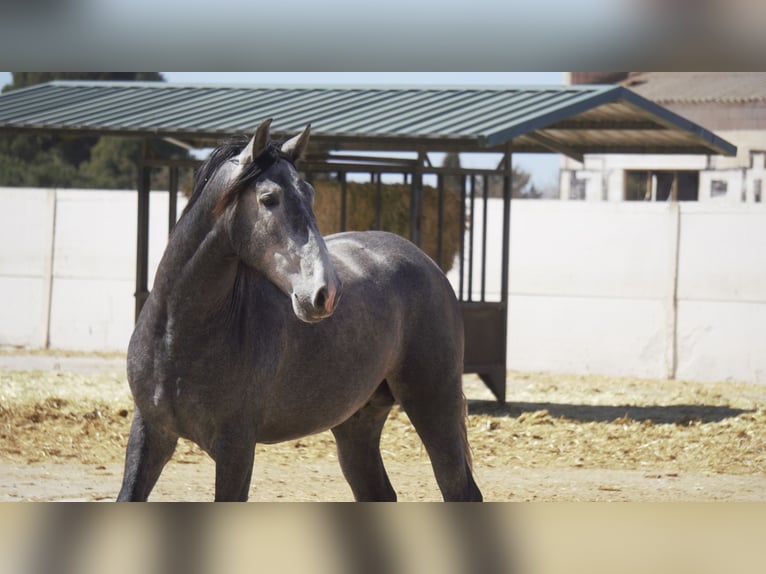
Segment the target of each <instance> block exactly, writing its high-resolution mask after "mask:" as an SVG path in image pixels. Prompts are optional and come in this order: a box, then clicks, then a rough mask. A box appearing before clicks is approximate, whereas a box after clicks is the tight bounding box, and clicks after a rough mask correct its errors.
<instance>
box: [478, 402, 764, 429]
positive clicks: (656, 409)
mask: <svg viewBox="0 0 766 574" xmlns="http://www.w3.org/2000/svg"><path fill="white" fill-rule="evenodd" d="M537 411H548V413H549V414H550V416H551V417H553V418H554V419H557V418H563V419H567V420H571V421H577V422H597V423H609V422H613V421H615V420H632V421H637V422H644V421H647V422H651V423H654V424H677V425H689V424H692V423H716V422H720V421H722V420H725V419H728V418H734V417H738V416H739V415H741V414H744V413H752V412H755V411H754V410H745V409H737V408H731V407H726V406H718V405H651V406H635V405H577V404H567V403H546V402H540V403H525V402H509V403H506V404H504V405H501V404H498V403H496V402H494V401H487V400H469V401H468V412H469V414H472V415H490V416H493V417H503V416H505V417H509V418H517V417H519V416H520V415H522V414H523V413H532V412H537Z"/></svg>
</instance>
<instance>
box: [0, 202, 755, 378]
mask: <svg viewBox="0 0 766 574" xmlns="http://www.w3.org/2000/svg"><path fill="white" fill-rule="evenodd" d="M182 199H183V198H181V197H179V213H180V211H181V210H182V209H183V206H184V202H183V201H182ZM481 209H482V205H481V202H480V201H477V203H476V210H477V212H481ZM487 211H488V216H489V222H488V227H487V232H488V233H487V237H488V241H487V262H488V281H487V290H486V293H485V297H486V299H487V300H497V299H499V296H500V293H499V288H500V269H499V267H500V255H501V253H502V241H501V222H502V208H501V204H500V202H499V201H498V200H490V203H489V204H488V210H487ZM150 213H151V228H150V270H151V272H152V275H151V276H150V281H151V279H153V271H154V269H155V267H156V265H157V263H158V262H159V258H160V256H161V254H162V251H163V249H164V246H165V241H166V236H167V193H165V192H153V193H152V200H151V210H150ZM54 220H55V229H56V233H55V241H54V234H53V229H54ZM481 235H482V230H481V226H480V225H479V224H478V222H477V224H476V229H475V243H474V252H475V254H476V257H477V259H476V261H477V262H478V261H479V260H480V258H481ZM135 236H136V194H135V192H129V191H126V192H116V191H77V190H58V191H53V190H35V189H13V188H0V297H1V301H2V303H1V304H0V345H5V346H8V345H11V346H22V347H45V345H46V342H47V341H48V339H49V343H50V346H51V347H54V348H67V349H83V350H124V349H125V348H126V347H127V342H128V339H129V337H130V333H131V332H132V328H133V306H134V299H133V291H134V289H135V287H134V273H135V251H136V246H135V242H136V237H135ZM510 254H511V255H510V300H509V331H508V339H509V340H508V367H509V368H511V369H515V370H521V371H558V372H573V373H600V374H613V375H637V376H644V377H651V378H664V377H667V376H672V375H673V374H674V373H675V375H676V376H677V377H678V378H683V379H696V380H729V379H730V380H741V381H754V382H761V383H766V351H765V350H766V205H763V204H760V205H757V204H745V205H738V206H730V205H726V204H719V203H708V204H702V203H682V204H678V203H670V202H662V203H642V202H631V203H622V202H620V203H610V202H595V203H591V202H560V201H541V200H537V201H523V200H520V201H514V202H513V205H512V208H511V249H510ZM466 274H467V270H466ZM450 279H451V280H452V282H453V285H455V286H457V285H458V283H459V274H458V270H457V267H456V268H455V269H454V270H453V272H451V273H450ZM464 279H466V285H467V275H466V276H465V277H464ZM150 284H151V283H150ZM478 289H479V268H478V265H477V266H476V267H475V269H474V290H473V294H474V297H475V298H478V297H479V292H478ZM49 301H50V307H49V306H48V302H49Z"/></svg>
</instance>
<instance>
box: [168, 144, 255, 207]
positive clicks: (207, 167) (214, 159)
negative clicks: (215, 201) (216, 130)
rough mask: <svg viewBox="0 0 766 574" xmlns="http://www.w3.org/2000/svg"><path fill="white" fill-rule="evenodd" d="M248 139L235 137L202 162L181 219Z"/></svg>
mask: <svg viewBox="0 0 766 574" xmlns="http://www.w3.org/2000/svg"><path fill="white" fill-rule="evenodd" d="M248 141H249V140H248V138H247V137H245V136H235V137H233V138H230V139H228V140H226V141H224V142H221V144H219V145H218V147H216V148H215V149H214V150H213V151H212V152H210V155H209V156H208V157H207V159H206V160H205V161H204V162H202V165H200V166H199V168H197V170H196V171H195V172H194V185H193V187H192V194H191V197H190V198H189V202H188V203H187V204H186V208H185V209H184V210H183V213H182V214H181V217H183V215H184V214H185V213H186V212H187V211H189V210H190V209H191V207H192V206H193V205H194V204H195V203H196V201H197V199H199V196H200V194H201V193H202V190H203V189H204V188H205V184H206V183H207V182H208V180H209V179H210V178H211V177H213V175H214V174H215V172H216V171H218V168H220V167H221V165H222V164H223V163H224V162H227V161H229V160H230V159H231V158H233V157H236V156H238V155H239V154H240V152H241V151H242V150H243V149H244V148H245V146H246V145H247V142H248Z"/></svg>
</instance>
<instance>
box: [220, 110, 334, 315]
mask: <svg viewBox="0 0 766 574" xmlns="http://www.w3.org/2000/svg"><path fill="white" fill-rule="evenodd" d="M270 123H271V120H267V121H265V122H263V123H262V124H261V125H260V126H259V127H258V129H257V130H256V132H255V135H254V136H253V138H252V139H251V140H250V141H249V143H248V144H247V145H246V146H245V148H244V149H243V150H242V151H241V153H240V154H239V155H238V156H235V157H234V158H232V160H231V161H232V163H233V164H234V166H232V168H233V172H232V175H231V178H230V181H229V184H228V186H227V187H226V189H225V190H224V191H223V193H222V194H221V196H220V198H219V200H218V203H217V205H216V207H215V210H214V213H215V215H216V217H217V218H218V219H219V220H220V222H221V223H222V224H223V225H224V227H225V229H226V231H227V234H228V237H229V240H230V242H231V245H232V247H233V249H234V252H235V253H236V255H237V256H238V257H239V259H240V260H241V261H243V262H244V263H245V264H246V265H248V266H250V267H252V268H254V269H256V270H257V271H259V272H260V273H262V274H263V275H264V276H265V277H267V278H268V279H269V280H270V281H271V282H272V283H274V284H275V285H276V286H277V287H278V288H279V289H280V290H281V291H282V292H284V293H285V294H286V295H288V296H289V297H290V299H291V300H292V306H293V311H294V312H295V315H296V316H297V317H298V318H299V319H301V320H302V321H305V322H307V323H315V322H318V321H320V320H322V319H325V318H327V317H329V316H330V315H332V313H333V311H334V310H335V306H336V304H337V302H338V299H339V296H340V281H339V280H338V276H337V274H336V272H335V269H334V267H333V265H332V262H331V261H330V256H329V254H328V252H327V246H326V245H325V242H324V239H323V238H322V236H321V235H320V233H319V230H318V229H317V224H316V219H315V217H314V212H313V209H312V206H313V203H314V189H313V188H312V187H311V185H310V184H309V183H307V182H306V181H304V180H302V179H301V178H300V176H299V174H298V171H297V170H296V169H295V165H294V164H295V162H296V161H297V160H298V159H299V158H300V156H301V155H302V154H303V152H304V151H305V149H306V146H307V145H308V140H309V127H306V129H305V130H304V131H303V132H302V133H301V134H299V135H297V136H295V137H294V138H292V139H290V140H288V141H287V142H285V143H284V144H283V145H282V146H281V147H278V146H277V145H276V144H274V143H273V142H271V141H269V124H270Z"/></svg>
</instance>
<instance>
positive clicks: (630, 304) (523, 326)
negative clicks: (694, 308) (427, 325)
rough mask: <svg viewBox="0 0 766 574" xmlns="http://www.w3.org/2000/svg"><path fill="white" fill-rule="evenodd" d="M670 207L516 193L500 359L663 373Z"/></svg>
mask: <svg viewBox="0 0 766 574" xmlns="http://www.w3.org/2000/svg"><path fill="white" fill-rule="evenodd" d="M627 207H629V208H630V209H626V208H627ZM670 211H671V207H670V206H669V205H667V204H641V205H631V206H626V205H625V204H621V203H588V202H556V201H551V202H541V201H535V202H530V201H526V202H515V203H514V205H513V209H512V218H511V265H510V274H511V278H510V291H511V293H510V305H509V328H508V337H509V345H508V364H509V367H510V368H512V369H518V370H522V371H528V370H532V371H561V372H580V373H613V374H629V375H636V376H645V377H665V376H667V375H668V374H669V369H670V368H671V364H672V356H671V355H670V353H671V350H670V348H669V346H670V345H671V339H670V335H669V333H668V330H667V328H666V327H667V322H668V321H669V320H670V319H671V317H670V314H672V287H673V284H672V281H669V280H668V278H669V277H671V276H672V267H673V264H674V256H673V250H672V249H671V247H670V246H672V245H673V244H674V241H675V226H674V223H675V218H674V217H673V215H672V214H671V213H670Z"/></svg>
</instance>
